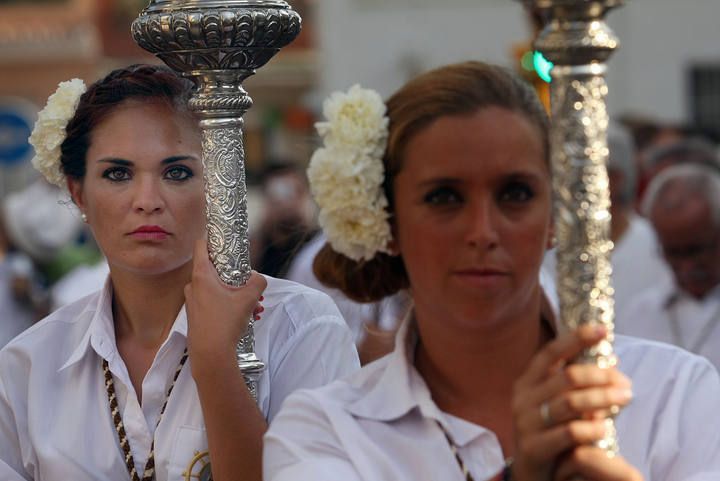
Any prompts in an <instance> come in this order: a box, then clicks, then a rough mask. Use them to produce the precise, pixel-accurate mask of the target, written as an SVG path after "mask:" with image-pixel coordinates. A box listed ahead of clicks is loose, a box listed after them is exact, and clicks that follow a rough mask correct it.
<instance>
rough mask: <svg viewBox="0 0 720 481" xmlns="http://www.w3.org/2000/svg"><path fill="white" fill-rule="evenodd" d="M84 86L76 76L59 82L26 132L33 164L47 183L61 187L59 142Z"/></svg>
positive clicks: (63, 181)
mask: <svg viewBox="0 0 720 481" xmlns="http://www.w3.org/2000/svg"><path fill="white" fill-rule="evenodd" d="M86 90H87V87H86V86H85V83H84V82H83V81H82V80H80V79H72V80H68V81H67V82H61V83H60V85H58V88H57V90H56V91H55V93H54V94H52V95H51V96H50V97H49V98H48V101H47V104H46V105H45V108H43V109H42V110H41V111H40V113H39V114H38V120H37V122H35V128H34V129H33V131H32V134H30V144H31V145H32V146H33V147H34V148H35V157H34V158H33V159H32V163H33V166H35V168H36V169H37V170H39V171H40V173H41V174H42V175H44V176H45V178H46V179H47V180H48V182H50V183H52V184H55V185H57V186H58V187H61V188H65V187H66V186H65V176H64V175H63V173H62V170H61V168H60V145H62V143H63V141H64V140H65V136H66V135H67V134H66V131H65V127H67V124H68V122H69V121H70V119H71V118H72V117H73V115H75V110H76V109H77V106H78V103H79V102H80V96H81V95H82V94H84V93H85V91H86Z"/></svg>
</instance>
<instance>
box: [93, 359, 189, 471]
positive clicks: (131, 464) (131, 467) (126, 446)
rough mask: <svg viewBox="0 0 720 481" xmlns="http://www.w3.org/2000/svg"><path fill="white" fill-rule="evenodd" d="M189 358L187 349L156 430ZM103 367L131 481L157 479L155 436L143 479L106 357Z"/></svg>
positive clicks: (106, 386)
mask: <svg viewBox="0 0 720 481" xmlns="http://www.w3.org/2000/svg"><path fill="white" fill-rule="evenodd" d="M187 358H188V353H187V349H185V351H184V352H183V355H182V358H180V363H179V364H178V367H177V369H176V370H175V375H174V376H173V380H172V383H170V387H169V388H168V392H167V396H165V402H164V403H163V405H162V408H161V409H160V416H159V417H158V422H157V424H156V425H155V430H156V431H157V427H158V426H159V425H160V420H161V419H162V416H163V414H164V413H165V408H166V407H167V403H168V400H169V399H170V393H172V390H173V388H174V387H175V381H177V378H178V376H179V375H180V371H182V368H183V366H184V365H185V361H186V360H187ZM102 367H103V373H104V374H105V390H106V391H107V396H108V402H109V403H110V416H111V417H112V419H113V423H114V424H115V431H116V432H117V435H118V440H119V441H120V449H122V452H123V454H124V455H125V467H126V468H127V470H128V473H129V474H130V479H131V481H152V480H153V479H155V436H154V435H153V440H152V443H151V444H150V455H149V456H148V460H147V462H146V463H145V470H144V471H143V477H142V479H141V478H140V476H139V475H138V473H137V470H136V469H135V460H134V459H133V455H132V452H131V451H130V442H129V440H128V438H127V433H126V432H125V425H124V424H123V420H122V416H121V415H120V408H119V407H118V402H117V396H116V395H115V383H114V382H113V376H112V373H111V372H110V366H109V365H108V362H107V360H106V359H103V361H102Z"/></svg>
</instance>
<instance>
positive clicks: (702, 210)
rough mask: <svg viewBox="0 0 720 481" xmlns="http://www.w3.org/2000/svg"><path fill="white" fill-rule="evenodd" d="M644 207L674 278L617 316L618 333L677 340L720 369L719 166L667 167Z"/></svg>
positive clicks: (657, 177)
mask: <svg viewBox="0 0 720 481" xmlns="http://www.w3.org/2000/svg"><path fill="white" fill-rule="evenodd" d="M643 211H644V212H645V214H646V215H647V216H648V218H649V219H650V221H651V222H652V224H653V227H654V228H655V231H656V233H657V236H658V240H659V242H660V245H661V248H662V253H663V256H664V258H665V260H666V261H667V262H668V264H669V265H670V267H671V269H672V272H673V274H674V275H673V280H672V282H668V283H665V284H664V285H661V286H659V287H656V288H653V289H649V290H646V291H644V292H642V293H640V294H638V296H637V297H636V299H635V300H634V301H633V302H632V303H631V304H630V305H629V306H628V308H627V309H626V310H624V311H623V312H622V313H621V315H620V316H618V319H617V331H618V332H620V333H623V334H630V335H634V336H639V337H646V338H650V339H655V340H659V341H664V342H669V343H672V344H676V345H678V346H680V347H683V348H685V349H687V350H689V351H692V352H695V353H696V354H700V355H703V356H705V357H707V358H708V359H710V361H712V362H713V363H714V364H715V366H716V367H720V326H719V325H718V324H720V170H718V169H717V168H715V167H712V166H709V165H701V164H684V165H678V166H674V167H670V168H667V169H665V170H663V172H661V173H660V174H658V175H657V176H656V177H655V178H654V179H653V181H652V182H651V183H650V185H649V186H648V190H647V193H646V195H645V198H644V200H643Z"/></svg>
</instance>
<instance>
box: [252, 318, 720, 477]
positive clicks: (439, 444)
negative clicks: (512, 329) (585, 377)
mask: <svg viewBox="0 0 720 481" xmlns="http://www.w3.org/2000/svg"><path fill="white" fill-rule="evenodd" d="M408 325H412V324H411V323H410V324H409V323H407V322H406V323H405V324H404V325H403V328H402V329H401V330H400V331H399V333H398V337H397V344H396V348H395V351H393V353H391V354H390V355H388V356H386V357H384V358H382V359H380V360H379V361H376V362H374V363H372V364H369V365H367V366H365V367H364V368H363V369H362V370H360V371H359V372H358V373H356V374H355V375H352V376H348V377H347V378H346V379H343V380H339V381H336V382H334V383H332V384H330V385H328V386H325V387H323V388H321V389H316V390H302V391H298V392H296V393H294V394H293V395H291V396H290V397H289V398H288V399H287V401H286V403H285V404H284V406H283V408H282V410H281V411H280V413H279V414H278V416H277V417H276V418H275V421H274V423H273V424H272V425H271V426H270V429H269V431H268V433H267V434H266V435H265V448H264V455H263V458H264V463H263V464H264V476H265V478H264V479H265V480H266V481H336V480H343V481H360V480H362V481H417V480H443V481H452V480H457V481H461V480H463V479H465V478H464V476H463V475H462V473H461V471H460V468H459V465H458V462H457V460H456V459H455V457H454V455H453V453H452V452H451V450H450V448H449V445H448V441H447V440H446V438H445V435H444V434H443V432H442V430H441V429H440V428H439V427H438V425H437V423H438V422H439V423H441V424H442V426H443V427H444V428H445V430H446V431H447V432H448V433H449V435H450V437H451V438H452V439H453V440H454V442H455V444H456V445H457V446H458V453H459V455H460V457H461V459H462V460H463V463H464V464H465V466H466V467H467V468H468V469H469V470H470V472H471V473H472V475H473V477H474V479H476V480H483V479H489V478H490V477H492V476H494V475H496V474H497V473H498V472H499V471H500V470H501V469H502V467H503V463H504V460H503V453H502V450H501V447H500V444H499V442H498V439H497V437H496V436H495V434H494V433H493V432H491V431H489V430H488V429H485V428H483V427H482V426H479V425H476V424H473V423H470V422H467V421H465V420H463V419H460V418H457V417H454V416H452V415H450V414H447V413H445V412H443V411H441V410H440V409H439V408H438V406H437V405H436V404H435V403H434V402H433V400H432V397H431V394H430V391H429V390H428V387H427V385H426V384H425V381H424V380H423V378H422V377H421V376H420V374H419V373H418V372H417V371H416V370H415V367H414V366H413V361H412V351H413V349H412V347H413V346H414V345H415V342H414V340H413V338H414V334H413V331H412V330H410V332H409V333H408ZM615 349H616V352H617V354H618V356H619V358H620V369H621V370H622V371H623V372H624V373H625V374H626V375H627V376H629V377H630V378H631V379H632V381H633V393H634V399H633V401H632V404H630V405H629V406H628V407H627V408H625V409H624V410H623V411H622V412H621V413H620V415H619V416H618V418H617V420H616V427H617V431H618V438H619V443H620V450H621V454H622V455H623V456H624V457H625V458H626V459H627V460H628V461H629V462H630V463H632V464H633V465H635V466H636V467H637V468H638V469H639V470H640V471H641V472H642V473H643V475H644V476H645V480H646V481H711V480H714V481H717V480H720V416H719V415H718V407H719V406H720V379H719V378H718V373H717V371H716V370H715V369H714V368H713V366H712V365H710V363H709V362H707V360H705V359H704V358H700V357H698V356H695V355H692V354H690V353H687V352H685V351H682V350H679V349H677V348H675V347H672V346H669V345H665V344H659V343H654V342H648V341H643V340H639V339H634V338H629V337H622V336H617V339H616V344H615ZM468 375H471V373H468Z"/></svg>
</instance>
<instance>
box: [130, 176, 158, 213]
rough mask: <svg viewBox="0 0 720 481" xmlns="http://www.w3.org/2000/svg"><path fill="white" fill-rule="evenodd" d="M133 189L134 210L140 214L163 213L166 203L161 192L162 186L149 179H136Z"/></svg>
mask: <svg viewBox="0 0 720 481" xmlns="http://www.w3.org/2000/svg"><path fill="white" fill-rule="evenodd" d="M134 181H135V185H134V189H133V209H134V210H136V211H138V212H144V213H152V212H157V211H162V210H163V209H164V208H165V201H164V199H163V196H162V193H161V192H160V185H158V182H156V181H155V180H154V179H151V178H148V177H139V178H138V177H136V178H135V179H134Z"/></svg>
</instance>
